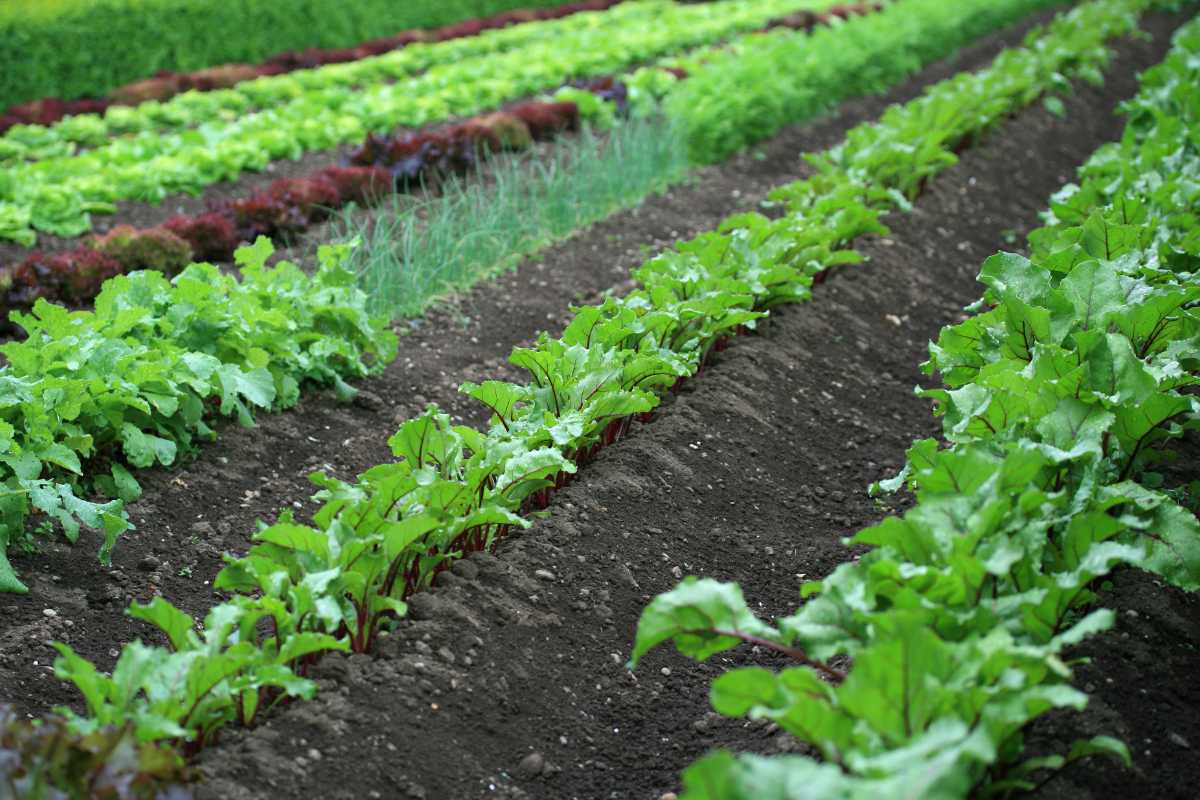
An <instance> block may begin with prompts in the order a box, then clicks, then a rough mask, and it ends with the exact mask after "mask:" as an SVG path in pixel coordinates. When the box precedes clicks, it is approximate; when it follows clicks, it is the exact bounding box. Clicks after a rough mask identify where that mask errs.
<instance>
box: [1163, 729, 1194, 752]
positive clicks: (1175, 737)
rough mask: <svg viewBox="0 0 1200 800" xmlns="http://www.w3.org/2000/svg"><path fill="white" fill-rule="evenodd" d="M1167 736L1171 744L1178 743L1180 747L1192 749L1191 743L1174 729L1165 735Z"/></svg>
mask: <svg viewBox="0 0 1200 800" xmlns="http://www.w3.org/2000/svg"><path fill="white" fill-rule="evenodd" d="M1167 738H1168V739H1170V740H1171V744H1176V745H1179V746H1180V747H1182V748H1184V749H1185V750H1191V749H1192V743H1191V742H1189V741H1188V740H1187V739H1185V738H1183V737H1182V736H1180V735H1179V734H1178V733H1176V732H1175V731H1171V733H1170V734H1168V735H1167Z"/></svg>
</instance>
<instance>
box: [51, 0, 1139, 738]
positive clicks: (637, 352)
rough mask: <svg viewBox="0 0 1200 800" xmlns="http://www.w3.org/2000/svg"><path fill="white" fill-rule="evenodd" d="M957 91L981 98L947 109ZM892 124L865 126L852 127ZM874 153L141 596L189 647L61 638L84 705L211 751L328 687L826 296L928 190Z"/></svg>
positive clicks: (1102, 12)
mask: <svg viewBox="0 0 1200 800" xmlns="http://www.w3.org/2000/svg"><path fill="white" fill-rule="evenodd" d="M1146 5H1147V2H1145V0H1141V1H1139V0H1095V2H1092V3H1089V4H1086V5H1084V6H1081V7H1080V8H1079V9H1078V10H1076V11H1074V12H1072V13H1071V14H1070V15H1068V16H1067V17H1066V19H1065V20H1060V21H1059V22H1057V23H1055V24H1054V25H1053V26H1051V28H1050V30H1049V31H1048V32H1047V33H1046V34H1045V35H1044V36H1043V37H1041V38H1040V39H1038V40H1036V41H1035V42H1032V43H1031V46H1030V47H1029V48H1028V49H1023V50H1018V51H1012V52H1008V53H1006V54H1004V55H1002V56H1001V57H1000V58H999V59H998V60H997V61H996V63H995V64H994V66H993V67H992V68H991V69H989V70H987V71H985V72H984V73H981V74H980V75H977V76H960V77H959V78H957V79H955V80H952V81H949V82H946V83H944V84H940V85H939V86H937V87H935V88H934V89H932V90H931V91H930V92H929V93H928V94H927V95H926V96H925V97H923V98H921V99H920V100H917V101H914V102H913V103H910V104H909V105H908V106H906V107H904V108H899V109H893V110H892V111H889V113H888V114H887V115H886V116H885V118H884V120H883V121H882V122H881V123H880V125H879V126H878V130H879V133H878V134H876V138H877V139H882V138H884V137H885V133H884V131H890V132H891V134H890V135H891V136H902V135H910V136H911V135H913V133H914V130H916V129H917V127H918V126H917V125H916V124H915V123H914V122H913V121H914V120H916V121H917V122H920V123H927V122H928V121H929V118H930V117H929V115H933V118H935V119H938V120H941V121H942V124H943V128H941V129H937V130H940V131H941V135H940V136H939V138H938V141H939V143H940V145H941V147H942V148H944V149H940V150H935V149H930V150H929V151H926V152H924V153H923V154H922V157H921V158H919V159H912V160H910V161H909V162H906V163H909V164H910V165H911V169H913V170H915V171H917V172H919V173H920V174H922V175H923V176H925V177H928V176H930V175H932V174H934V173H935V172H936V171H937V170H938V169H939V168H943V167H944V166H946V164H947V163H949V162H952V161H953V159H954V156H953V155H952V152H951V151H952V150H953V149H954V148H955V147H956V146H958V145H960V144H961V143H963V142H964V141H967V140H969V138H970V137H971V136H974V135H977V134H978V133H980V132H981V131H982V130H985V129H987V128H989V127H990V126H991V125H992V124H994V123H995V122H996V121H998V120H999V119H1001V118H1003V117H1004V116H1005V115H1006V114H1008V113H1011V112H1012V111H1013V110H1015V109H1016V108H1019V107H1020V106H1022V105H1024V104H1027V103H1029V102H1032V101H1033V100H1034V99H1035V98H1037V97H1038V96H1040V95H1041V94H1042V93H1043V92H1044V91H1047V90H1049V89H1051V88H1052V87H1053V86H1054V82H1055V80H1057V77H1056V76H1065V75H1081V74H1084V75H1085V74H1089V73H1092V72H1094V71H1095V70H1097V69H1098V68H1099V66H1100V65H1102V64H1103V63H1104V60H1105V57H1106V51H1105V50H1104V49H1103V47H1100V46H1099V45H1100V43H1101V42H1102V41H1103V40H1104V39H1105V38H1107V37H1109V36H1113V35H1117V34H1119V33H1122V32H1125V31H1128V30H1130V29H1131V28H1132V27H1133V26H1134V24H1135V23H1136V11H1137V10H1140V9H1141V8H1143V7H1145V6H1146ZM951 103H954V106H953V107H954V108H957V109H958V110H959V111H961V112H962V113H961V114H957V115H951V114H948V113H946V112H947V106H948V104H951ZM871 130H873V128H872V126H865V127H863V128H860V129H857V130H856V131H855V133H852V134H851V140H850V141H851V142H853V141H860V140H861V139H862V138H863V137H867V136H869V134H870V131H871ZM928 130H929V126H928V125H925V126H924V128H921V129H920V132H921V133H925V132H928ZM895 145H896V146H899V145H900V143H899V142H896V143H895ZM850 147H851V145H849V144H848V145H847V146H846V147H844V148H842V149H840V150H838V151H834V153H835V154H844V153H846V151H847V148H850ZM871 163H872V164H875V166H874V167H873V171H872V172H871V173H869V174H868V173H866V172H863V173H856V174H859V175H861V176H862V177H863V178H864V180H868V183H869V184H870V186H868V185H866V184H864V183H858V182H854V181H851V180H849V179H839V178H838V176H837V174H835V173H834V172H833V171H828V170H827V171H825V172H823V173H822V175H821V176H820V177H818V178H817V179H815V181H814V182H813V184H812V185H811V188H812V191H808V192H804V191H800V190H799V187H792V190H791V191H790V192H789V196H790V198H791V205H790V208H789V214H788V215H787V216H785V217H783V218H781V219H780V220H777V221H770V220H768V219H766V218H765V217H762V216H760V215H757V214H743V215H738V216H735V217H731V218H730V219H728V220H726V222H725V223H724V224H723V225H722V226H721V228H720V229H719V230H718V231H715V232H711V233H707V234H703V235H701V236H699V237H697V238H696V239H693V240H691V241H689V242H686V243H681V244H679V245H678V246H677V247H676V248H675V249H674V250H672V251H669V252H665V253H663V254H661V255H659V256H656V257H655V258H653V259H651V260H650V261H648V262H647V263H646V264H644V265H643V266H642V267H641V268H639V269H638V270H636V271H635V273H634V277H635V278H636V280H637V281H638V282H639V283H640V287H639V288H637V289H635V290H634V291H632V292H631V293H630V294H628V295H626V296H625V297H622V298H615V297H610V298H608V299H607V300H606V301H605V302H604V303H602V304H600V305H598V306H587V307H583V308H579V309H576V310H575V316H574V318H573V320H572V321H571V322H570V324H568V325H567V327H566V329H565V331H564V333H563V335H562V336H561V337H560V338H557V339H554V338H550V337H548V336H545V335H543V336H542V337H541V338H540V339H539V340H538V342H537V343H536V344H535V345H534V346H533V347H530V348H517V349H515V350H514V351H513V354H512V356H511V358H510V362H511V363H512V364H514V365H515V366H517V367H519V368H521V369H523V370H525V371H526V372H528V373H529V382H528V383H524V384H522V383H508V382H501V381H487V382H484V383H482V384H464V386H463V387H462V390H463V391H464V392H465V393H466V394H468V395H469V396H471V397H473V398H475V399H476V400H478V401H479V402H481V403H483V404H484V405H485V406H486V407H487V408H489V409H490V410H491V411H492V420H491V426H490V428H489V429H488V431H487V432H486V433H483V432H480V431H477V430H475V429H472V428H467V427H462V426H454V425H452V424H451V423H450V420H449V417H448V416H447V415H446V414H443V413H441V412H439V411H438V410H437V409H436V408H435V407H431V408H429V409H428V410H427V412H426V413H425V414H423V415H421V416H420V417H418V418H416V419H414V420H411V421H409V422H407V423H405V424H404V425H403V426H401V428H400V430H399V431H398V432H397V433H396V434H395V435H394V436H393V437H392V438H391V439H390V440H389V444H390V446H391V449H392V452H393V453H394V455H395V456H396V458H397V460H396V461H394V462H391V463H386V464H381V465H379V466H377V467H375V468H373V469H371V470H368V471H367V472H365V473H363V474H362V475H360V476H359V478H358V479H357V481H355V482H344V481H340V480H337V479H334V478H331V477H328V476H326V475H323V474H317V475H314V476H313V481H314V482H315V483H316V484H317V485H318V486H319V487H320V491H319V492H318V494H317V498H318V499H319V500H320V501H321V503H322V506H321V508H320V510H319V511H318V512H317V513H316V514H315V515H314V518H313V522H312V524H310V525H306V524H302V523H299V522H297V521H296V520H294V519H292V518H291V517H290V515H287V514H285V515H283V516H282V517H281V518H280V519H279V521H277V522H276V523H275V524H273V525H270V526H264V527H263V528H262V529H261V530H259V531H258V532H257V533H256V534H255V535H254V539H255V545H254V546H253V548H252V549H251V551H250V552H249V553H248V554H247V555H246V556H244V557H241V558H233V557H228V558H227V562H228V563H227V566H226V567H225V569H224V570H222V572H221V573H220V575H219V576H218V578H217V580H216V582H215V584H214V585H215V586H216V587H217V588H220V589H225V590H229V591H232V592H234V595H233V597H232V599H230V600H229V601H227V602H225V603H223V604H221V605H218V606H217V607H215V608H214V609H213V610H212V611H211V612H210V613H209V614H208V616H207V618H206V619H205V620H204V623H203V625H202V626H201V627H200V632H197V628H196V622H195V620H193V619H192V618H191V617H190V616H188V615H187V614H185V613H183V612H182V611H179V610H178V609H176V608H174V607H173V606H172V605H171V604H170V603H169V602H167V601H166V600H164V599H163V598H161V597H160V598H156V599H155V600H154V601H152V602H151V603H149V604H145V605H142V604H134V606H132V608H131V614H133V615H134V616H135V617H137V618H139V619H142V620H145V621H147V622H150V623H151V624H153V625H154V626H156V627H158V628H159V629H160V630H161V631H162V632H163V634H164V635H165V636H166V638H167V640H168V642H169V645H168V646H166V647H161V646H149V645H145V644H143V643H141V642H135V643H131V644H128V645H126V646H125V647H124V648H123V650H122V652H121V655H120V657H119V658H118V660H117V664H116V667H115V668H114V671H113V673H112V674H111V675H106V674H103V673H100V672H99V671H98V670H96V668H95V667H94V666H93V665H92V664H90V663H89V662H87V661H86V660H85V659H83V658H81V657H80V656H78V655H77V654H75V653H74V652H73V651H71V649H70V648H69V647H67V646H66V645H61V644H60V645H57V646H58V648H59V650H60V652H61V654H62V655H61V657H60V658H59V659H58V661H57V662H56V671H57V674H58V675H59V676H60V677H62V678H64V679H68V680H71V681H73V682H74V683H76V685H77V686H79V688H80V689H81V691H82V692H83V694H84V697H85V701H86V704H87V716H86V717H80V716H76V715H73V714H68V716H69V718H70V720H71V724H72V725H73V727H74V729H75V730H78V731H92V730H99V729H101V728H103V727H104V726H107V725H113V726H117V727H121V726H125V725H132V726H133V727H134V728H135V730H136V731H137V733H138V736H139V738H140V739H141V740H143V741H165V742H172V743H174V744H176V745H179V746H183V747H186V748H188V749H194V748H196V747H200V746H202V745H203V744H205V743H206V742H208V741H211V739H212V737H213V736H214V734H215V733H216V732H217V731H218V730H219V729H220V728H221V727H222V726H224V725H226V724H228V723H230V722H233V721H235V720H240V721H242V722H245V723H250V722H252V721H253V719H254V718H255V717H256V716H257V715H258V714H260V713H262V711H263V710H264V709H266V708H268V707H270V706H271V705H273V704H275V703H278V702H281V701H283V700H284V699H286V698H289V697H304V696H308V695H310V694H311V693H312V692H313V690H314V685H313V684H312V683H311V682H310V681H308V680H307V679H305V678H304V677H303V676H304V672H305V671H306V669H307V667H308V666H309V665H310V664H311V663H312V660H313V659H314V658H315V657H316V656H317V655H318V654H319V652H320V651H323V650H330V649H336V650H354V651H360V652H361V651H366V650H369V649H370V648H371V646H372V644H373V642H374V641H375V640H376V639H377V637H378V636H379V635H380V634H381V633H382V632H384V631H385V628H386V625H387V624H388V620H389V619H390V618H393V617H395V616H400V615H403V614H404V613H405V610H406V608H405V604H404V600H405V598H406V597H407V596H408V595H410V594H411V593H412V592H413V591H416V590H418V589H420V588H422V587H424V586H426V585H428V583H429V581H430V580H431V579H432V577H433V576H434V575H435V574H436V573H437V572H438V571H440V570H442V569H444V568H446V567H447V566H448V565H449V563H450V562H451V561H452V560H453V559H455V558H457V557H460V556H461V555H462V554H463V553H465V552H469V551H471V550H478V549H483V548H488V547H491V546H492V545H493V544H494V543H495V542H496V541H497V540H498V539H500V538H503V537H504V536H506V535H508V534H509V533H510V532H511V531H512V530H514V529H516V528H520V527H525V526H527V525H528V524H529V522H528V517H527V514H528V512H530V511H536V510H540V509H542V508H545V507H546V505H547V503H548V500H549V494H550V492H552V491H553V490H554V489H555V488H556V487H557V486H561V485H562V484H563V483H564V482H565V481H567V480H569V478H570V476H571V475H572V474H573V473H574V472H575V470H576V466H577V464H579V463H580V462H583V461H586V460H587V459H588V458H590V457H591V456H592V455H593V454H594V453H595V452H596V451H597V450H598V449H599V448H601V447H603V446H605V445H606V444H608V443H610V442H612V441H614V440H615V439H617V438H619V437H620V436H621V435H622V433H623V432H624V431H625V430H627V429H628V427H629V425H630V424H631V422H632V421H633V420H634V419H635V418H637V417H639V416H642V415H646V414H650V413H651V412H652V411H653V409H654V408H655V407H656V406H657V405H658V403H659V402H660V400H661V398H662V396H663V395H664V394H665V393H667V392H669V391H671V389H672V387H675V386H677V385H678V383H679V381H681V380H683V379H686V378H687V377H688V376H691V375H694V374H695V373H696V372H697V371H698V370H699V369H700V367H701V365H702V364H703V363H704V361H705V360H706V358H707V357H708V354H709V353H710V352H711V350H712V349H713V348H714V347H718V346H720V343H721V342H722V341H723V340H724V339H725V338H727V337H728V336H730V335H732V334H733V333H735V332H738V331H742V330H746V329H748V328H752V327H754V326H755V325H756V324H757V323H758V321H759V320H761V319H762V318H763V317H765V316H766V315H767V313H768V310H769V309H770V308H772V307H775V306H778V305H780V304H784V303H794V302H800V301H804V300H806V299H808V298H809V297H810V295H811V292H810V286H811V283H812V279H813V275H815V274H817V273H818V272H819V271H821V270H823V269H826V268H828V267H829V266H831V265H834V264H839V263H850V262H853V261H855V260H857V256H856V254H854V253H853V252H851V251H848V250H846V249H845V244H846V243H847V242H848V241H849V240H850V239H852V238H854V237H855V236H857V235H859V234H862V233H866V232H872V231H879V230H882V226H881V225H880V223H879V221H878V218H879V215H880V214H881V213H882V212H883V211H884V210H885V208H889V207H892V206H893V205H894V204H895V203H898V202H899V203H901V204H903V203H904V202H907V201H906V199H905V195H907V197H909V198H911V197H912V196H914V195H915V193H916V184H914V183H913V182H911V181H904V180H896V177H897V176H896V175H895V173H894V172H885V173H883V174H880V173H881V166H882V165H883V164H885V163H886V162H878V161H876V162H871ZM865 168H866V167H865V165H864V169H865ZM868 175H869V179H868ZM883 198H888V200H887V201H886V205H885V202H884V200H883ZM264 622H265V623H267V624H265V625H264V624H262V623H264ZM639 644H640V645H644V642H640V643H639Z"/></svg>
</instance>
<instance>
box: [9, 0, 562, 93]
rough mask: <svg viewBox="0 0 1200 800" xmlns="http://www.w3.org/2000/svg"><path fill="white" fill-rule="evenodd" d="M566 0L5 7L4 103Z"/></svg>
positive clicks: (218, 0)
mask: <svg viewBox="0 0 1200 800" xmlns="http://www.w3.org/2000/svg"><path fill="white" fill-rule="evenodd" d="M561 2H562V0H403V2H396V0H355V2H353V3H345V2H343V1H342V0H289V1H288V2H286V3H281V2H275V0H74V1H73V2H60V3H57V4H55V6H54V8H53V10H52V11H44V10H43V11H38V10H34V9H28V8H18V6H17V5H15V4H14V5H13V6H11V7H9V8H7V9H5V8H0V42H3V43H4V46H3V47H2V48H0V75H3V76H4V81H3V83H0V107H3V106H9V105H12V104H15V103H20V102H23V101H26V100H32V99H37V98H40V97H49V96H56V97H61V98H64V99H72V98H76V97H82V96H84V95H92V96H95V95H102V94H107V93H109V92H110V91H112V90H113V89H115V88H117V87H118V86H121V85H122V84H125V83H128V82H130V81H133V80H137V79H138V78H145V77H148V76H150V75H153V74H154V73H156V72H158V71H160V70H171V71H184V70H197V69H201V68H203V67H209V66H212V65H214V64H222V63H226V62H231V61H251V62H254V61H261V60H264V59H265V58H267V57H268V56H272V55H274V54H276V53H280V52H283V51H285V50H296V49H303V48H307V47H350V46H353V45H357V44H359V43H360V42H363V41H365V40H367V39H373V38H376V37H380V36H387V35H390V34H394V33H396V32H397V31H400V30H403V29H405V28H416V27H433V26H438V25H446V24H449V23H452V22H458V21H459V20H463V19H468V18H470V17H476V16H481V15H486V14H496V13H500V12H503V11H508V10H511V9H514V8H546V7H550V6H555V5H560V4H561Z"/></svg>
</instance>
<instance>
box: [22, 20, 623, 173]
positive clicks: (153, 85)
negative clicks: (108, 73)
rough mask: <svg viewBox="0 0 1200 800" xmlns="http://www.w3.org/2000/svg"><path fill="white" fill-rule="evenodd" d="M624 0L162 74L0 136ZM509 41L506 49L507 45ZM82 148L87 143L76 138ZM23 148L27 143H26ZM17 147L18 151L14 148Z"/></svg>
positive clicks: (66, 103)
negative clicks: (256, 61)
mask: <svg viewBox="0 0 1200 800" xmlns="http://www.w3.org/2000/svg"><path fill="white" fill-rule="evenodd" d="M622 1H623V0H584V2H577V3H566V4H564V5H553V6H551V7H549V8H529V9H521V10H515V11H505V12H502V13H500V14H495V15H493V16H490V17H481V18H477V19H470V20H466V21H464V22H456V23H454V24H452V25H445V26H443V27H440V28H435V29H433V30H425V29H422V28H414V29H411V30H406V31H402V32H401V33H397V34H393V35H390V36H386V37H384V38H381V39H373V40H371V41H369V42H363V43H362V44H360V45H357V46H355V47H342V48H332V49H320V48H307V49H304V50H299V51H288V52H285V53H279V54H277V55H273V56H271V57H270V58H268V59H267V60H266V61H263V62H262V63H260V64H221V65H219V66H210V67H205V68H204V69H201V70H197V71H195V72H163V73H158V74H156V75H154V77H151V78H143V79H142V80H138V81H134V82H132V83H129V84H126V85H124V86H121V87H119V88H117V89H115V90H113V91H112V93H111V94H109V95H107V96H105V97H88V98H83V99H79V100H63V99H61V98H57V97H46V98H42V99H37V100H31V101H29V102H25V103H21V104H18V105H14V106H12V107H10V108H8V109H7V110H5V111H4V112H3V113H0V134H2V133H5V132H7V131H8V130H9V129H10V128H12V127H14V126H16V125H36V126H42V127H44V126H50V125H53V124H54V123H56V122H58V121H59V120H61V119H63V118H64V117H68V116H77V115H80V114H95V115H103V114H104V113H105V111H107V110H108V108H109V107H110V106H137V105H140V104H141V103H144V102H148V101H157V102H159V103H161V102H162V101H164V100H167V99H169V98H171V97H174V96H175V95H178V94H183V93H184V92H190V91H196V92H211V91H215V90H218V89H230V88H233V87H234V86H236V85H237V84H239V83H244V82H246V81H250V80H254V79H255V78H265V77H269V76H274V75H283V74H285V73H288V72H295V71H296V70H302V69H314V68H316V67H321V66H327V65H329V64H342V63H345V62H348V61H359V60H362V59H365V58H369V57H371V56H379V55H383V54H384V53H387V52H390V51H392V50H399V49H402V48H404V47H407V46H408V45H412V44H416V43H418V42H422V43H431V42H445V41H449V40H451V39H461V38H466V37H470V36H478V35H479V34H481V33H483V32H484V31H490V30H495V29H497V28H507V27H509V26H510V25H517V24H521V23H526V22H535V21H544V20H551V19H559V18H561V17H566V16H570V15H572V14H577V13H579V12H582V11H605V10H607V9H609V8H611V7H612V6H614V5H616V4H617V3H619V2H622ZM511 44H512V43H511V42H510V43H509V45H510V46H511ZM117 131H119V132H122V133H124V132H128V130H127V129H126V128H124V127H117ZM39 133H40V131H38V130H36V129H35V130H34V131H31V132H30V134H27V135H28V136H29V138H30V139H32V142H31V143H32V144H33V145H34V148H35V149H36V148H39V147H42V146H44V145H43V144H42V140H41V138H40V136H39ZM67 140H69V141H79V142H80V143H81V144H86V143H87V140H75V139H70V137H67ZM9 141H10V144H20V143H21V139H19V138H18V139H17V140H16V141H11V140H9ZM26 146H28V144H26ZM13 149H17V148H13Z"/></svg>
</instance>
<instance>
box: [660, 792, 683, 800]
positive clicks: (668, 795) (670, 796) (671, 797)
mask: <svg viewBox="0 0 1200 800" xmlns="http://www.w3.org/2000/svg"><path fill="white" fill-rule="evenodd" d="M678 797H679V796H678V795H677V794H675V793H674V792H663V793H662V794H661V795H660V796H659V798H658V800H678Z"/></svg>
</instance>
